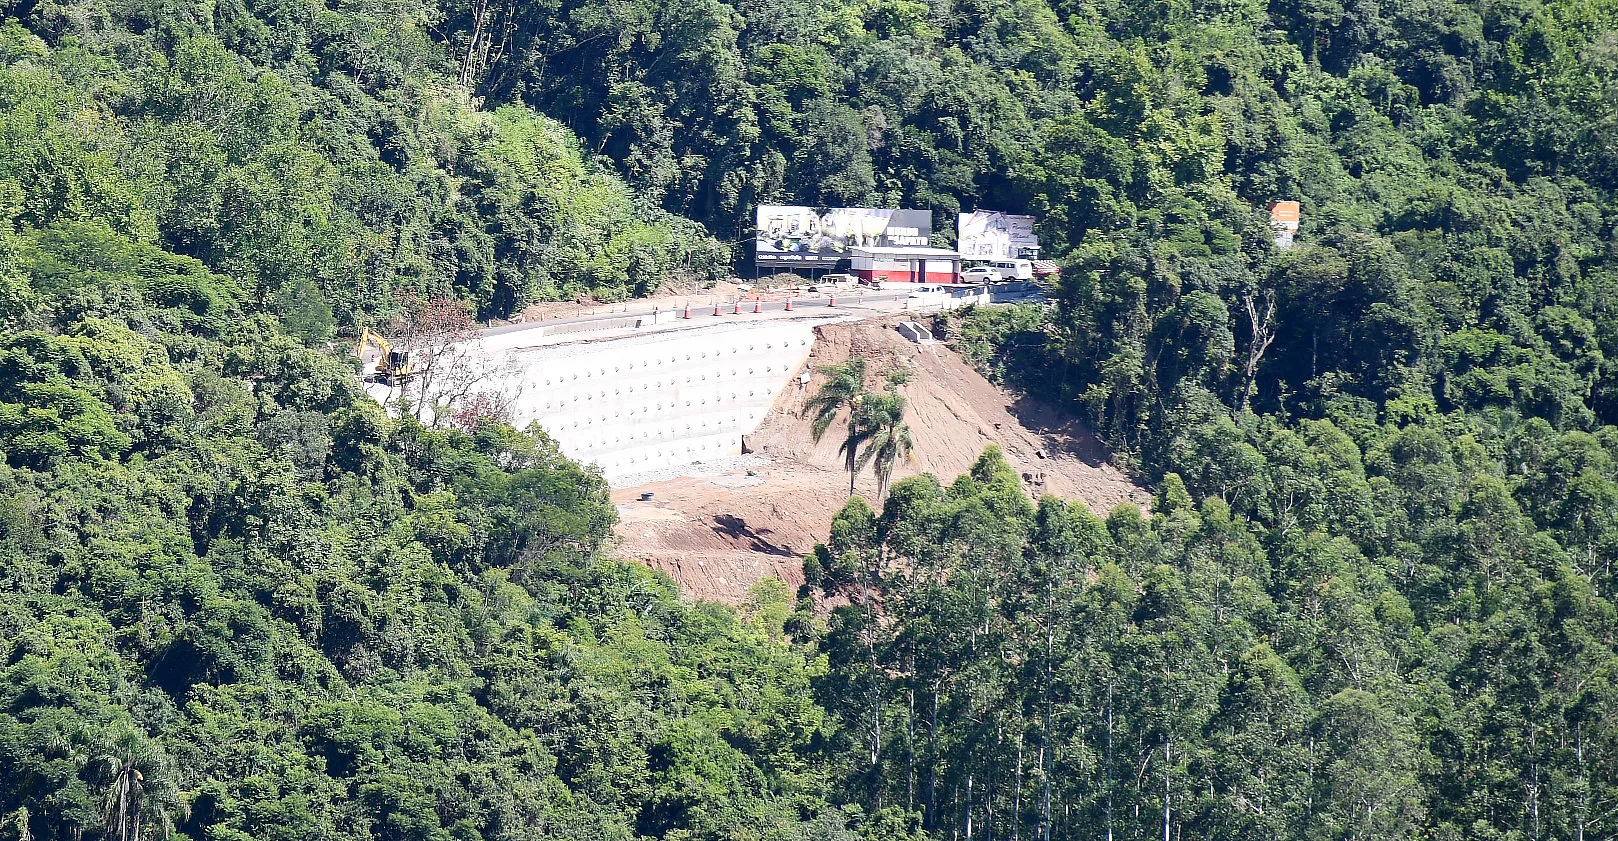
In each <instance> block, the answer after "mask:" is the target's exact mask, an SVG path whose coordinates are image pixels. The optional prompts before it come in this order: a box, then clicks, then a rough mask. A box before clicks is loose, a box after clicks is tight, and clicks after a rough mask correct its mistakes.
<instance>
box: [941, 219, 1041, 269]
mask: <svg viewBox="0 0 1618 841" xmlns="http://www.w3.org/2000/svg"><path fill="white" fill-rule="evenodd" d="M955 230H956V233H957V234H958V235H959V240H958V243H959V247H958V249H957V250H959V251H960V252H961V257H962V258H963V259H966V260H1013V259H1017V258H1023V259H1027V258H1030V257H1033V256H1036V255H1038V254H1039V237H1037V236H1035V235H1034V217H1032V216H1013V215H1011V214H1009V213H1000V212H998V211H994V210H976V211H973V212H971V213H962V214H961V215H960V218H959V219H958V220H957V225H956V228H955Z"/></svg>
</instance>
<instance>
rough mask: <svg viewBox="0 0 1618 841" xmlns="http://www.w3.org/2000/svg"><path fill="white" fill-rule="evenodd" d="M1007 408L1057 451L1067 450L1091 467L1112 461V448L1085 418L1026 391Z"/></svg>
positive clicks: (1020, 421)
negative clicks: (1100, 437)
mask: <svg viewBox="0 0 1618 841" xmlns="http://www.w3.org/2000/svg"><path fill="white" fill-rule="evenodd" d="M1006 411H1008V412H1010V413H1011V415H1012V417H1014V418H1016V419H1017V422H1018V423H1020V424H1022V425H1023V427H1024V428H1026V429H1028V430H1029V431H1031V432H1034V433H1036V434H1038V435H1039V436H1040V437H1042V438H1044V439H1045V442H1046V443H1047V444H1049V445H1050V447H1051V449H1052V450H1054V451H1056V452H1060V453H1066V454H1068V455H1070V456H1073V457H1074V458H1076V459H1078V460H1080V461H1082V462H1084V463H1085V464H1088V465H1090V466H1091V467H1100V466H1102V465H1104V464H1110V463H1111V462H1112V448H1110V447H1108V446H1107V445H1106V444H1104V443H1102V442H1101V439H1099V438H1097V437H1096V436H1095V433H1093V432H1091V431H1090V428H1089V427H1087V426H1085V425H1084V423H1083V422H1082V421H1080V420H1078V419H1077V418H1074V417H1072V416H1071V415H1068V414H1067V413H1065V412H1062V411H1059V410H1057V409H1053V408H1051V407H1050V406H1049V405H1047V404H1045V403H1041V402H1040V401H1038V400H1035V399H1034V398H1032V397H1029V396H1027V395H1023V396H1020V397H1018V398H1017V402H1015V403H1011V404H1009V405H1007V406H1006Z"/></svg>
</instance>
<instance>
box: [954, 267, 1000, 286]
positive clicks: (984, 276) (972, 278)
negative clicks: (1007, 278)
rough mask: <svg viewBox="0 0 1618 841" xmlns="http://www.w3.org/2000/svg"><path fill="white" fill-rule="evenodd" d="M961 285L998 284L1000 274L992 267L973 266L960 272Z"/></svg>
mask: <svg viewBox="0 0 1618 841" xmlns="http://www.w3.org/2000/svg"><path fill="white" fill-rule="evenodd" d="M961 282H962V283H999V282H1000V272H999V271H998V270H997V269H995V268H994V267H992V266H973V267H972V268H970V269H967V270H966V271H964V272H961Z"/></svg>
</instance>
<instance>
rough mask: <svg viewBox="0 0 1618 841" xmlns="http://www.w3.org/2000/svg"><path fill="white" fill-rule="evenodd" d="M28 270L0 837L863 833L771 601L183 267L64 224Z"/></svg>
mask: <svg viewBox="0 0 1618 841" xmlns="http://www.w3.org/2000/svg"><path fill="white" fill-rule="evenodd" d="M15 254H16V255H17V258H18V264H17V265H18V268H19V273H20V276H21V277H22V278H23V279H24V282H25V283H27V284H28V285H29V288H30V290H37V292H31V294H33V295H34V297H35V299H36V302H35V304H34V306H33V308H32V309H31V311H30V312H29V313H28V314H26V315H25V316H24V318H25V319H26V320H27V321H28V326H27V329H10V330H6V331H3V332H0V440H3V441H4V442H5V443H4V444H3V451H4V452H3V455H4V463H3V464H0V584H3V586H0V662H3V663H4V666H3V668H0V814H4V815H5V816H6V817H5V819H4V820H5V823H4V824H0V837H16V836H26V837H32V838H35V839H40V841H46V840H47V839H78V838H87V839H119V840H120V841H122V840H123V839H129V840H130V841H133V839H135V838H137V837H155V838H162V837H170V836H171V835H172V836H173V837H178V838H289V839H290V838H305V837H312V836H317V835H319V836H329V837H334V838H423V839H478V838H509V837H539V836H542V835H544V834H546V833H559V834H561V835H562V836H564V837H591V838H622V839H632V838H638V837H647V836H655V837H668V838H731V837H737V835H738V834H739V833H752V835H751V836H750V837H757V838H770V839H800V838H804V837H806V836H805V833H806V832H807V831H808V830H807V827H809V826H811V825H814V822H816V821H829V822H832V823H835V824H836V826H837V827H838V828H839V829H840V830H841V829H843V828H844V827H845V826H846V825H849V824H852V825H854V826H855V827H858V826H859V825H860V821H858V820H856V818H858V816H857V815H854V816H851V817H850V818H848V819H847V820H845V819H844V818H843V817H842V816H841V813H839V812H837V811H836V810H834V809H829V808H828V806H827V779H826V777H825V775H824V773H823V772H821V771H820V770H819V767H818V763H817V761H816V757H817V749H816V743H817V742H818V741H819V740H821V739H823V738H824V734H825V732H826V727H827V722H826V719H825V714H824V712H823V711H822V710H821V709H820V708H819V707H818V706H817V705H816V704H815V702H814V700H813V697H812V695H811V693H810V680H811V679H812V678H813V677H814V676H815V674H816V667H815V666H814V665H813V663H812V662H810V661H809V660H807V659H806V658H805V657H804V656H803V655H802V654H801V653H800V652H798V651H796V650H795V649H793V648H792V647H791V645H790V644H789V643H788V642H787V640H786V639H785V638H784V634H785V626H786V624H787V621H788V618H789V616H790V615H791V610H790V608H789V605H788V603H787V601H786V597H785V593H784V592H782V591H780V590H779V587H777V588H776V589H775V590H771V589H769V588H760V590H759V591H758V595H757V599H756V603H755V605H753V606H752V607H751V608H750V612H749V613H748V614H747V615H746V616H742V615H738V613H736V612H734V611H730V610H724V609H719V608H717V607H714V606H711V605H694V604H690V603H687V602H684V601H682V600H681V599H680V597H679V595H678V593H677V592H675V590H674V587H673V585H672V583H671V582H669V581H668V580H667V579H666V578H663V577H661V576H658V575H656V574H654V573H652V572H651V571H650V570H647V569H646V568H644V567H633V566H627V565H623V564H619V563H616V562H613V561H611V560H609V559H607V558H606V557H604V551H605V547H606V545H607V542H608V540H609V538H610V536H611V533H612V526H613V524H614V522H615V520H616V514H615V511H614V508H613V506H612V503H611V501H610V500H609V498H608V495H607V488H606V485H605V482H604V481H603V480H602V478H601V477H600V475H599V474H598V473H595V472H593V471H590V470H586V469H584V468H582V467H580V466H579V465H577V464H575V463H573V462H571V461H569V460H568V459H567V458H565V457H564V456H562V455H561V453H560V452H559V451H558V450H557V449H556V446H555V444H554V443H553V442H552V441H551V440H550V439H549V438H548V437H546V436H545V434H544V433H543V432H542V431H539V430H537V429H532V430H528V431H518V430H513V429H511V428H509V427H503V426H495V425H484V426H482V427H480V428H479V429H477V430H476V431H475V432H470V433H467V432H460V431H450V432H444V431H436V430H431V429H427V428H425V427H422V426H421V425H420V424H417V423H415V422H414V421H413V420H412V419H410V418H408V417H406V418H403V419H398V420H395V419H390V418H388V417H386V416H385V415H383V413H382V412H381V410H380V408H379V407H378V406H377V405H376V404H374V403H373V402H371V401H370V400H369V399H368V398H366V397H365V396H364V395H363V393H361V392H360V391H359V389H358V383H357V382H356V380H355V378H354V375H353V373H352V369H351V367H350V366H349V365H348V364H347V362H346V361H345V360H339V359H334V358H330V357H327V356H325V355H322V354H320V353H318V352H316V351H314V350H311V349H309V348H307V347H305V346H304V345H303V344H302V343H301V342H300V341H298V340H296V339H293V338H292V337H290V336H288V335H286V334H284V333H283V332H282V330H281V324H283V323H286V322H287V319H288V317H287V315H286V314H284V313H282V314H280V318H279V319H278V318H276V317H275V316H274V315H272V314H271V313H270V312H267V311H263V310H257V305H256V304H254V303H253V301H252V298H251V296H250V295H245V294H244V293H242V292H241V291H240V289H239V287H238V286H237V285H236V284H234V283H232V282H231V280H230V279H229V278H228V277H226V276H221V275H219V274H215V273H213V272H211V271H209V270H208V269H206V268H204V267H203V265H202V264H201V263H199V262H198V261H196V260H195V259H192V258H189V257H182V256H177V255H174V254H171V253H167V252H164V251H162V250H160V249H159V248H158V247H156V246H154V245H151V244H145V243H139V242H136V241H133V240H131V239H129V238H128V237H125V236H124V235H122V234H119V233H118V232H116V231H115V230H113V229H111V228H110V227H108V226H106V225H104V224H99V223H95V222H85V221H65V220H58V221H56V222H54V223H52V224H51V226H50V227H48V228H44V229H31V230H27V231H26V232H25V235H24V236H23V239H22V242H21V245H20V247H19V248H18V249H17V250H16V252H15ZM303 323H304V324H316V325H318V319H317V320H316V321H314V322H303ZM306 338H307V337H306ZM883 821H884V823H882V824H881V825H882V826H885V827H886V826H890V825H899V824H902V821H900V822H898V823H897V824H896V823H895V820H894V819H893V818H892V817H891V816H885V817H884V818H883ZM849 831H853V830H849ZM884 831H886V830H884ZM890 834H891V833H890ZM901 837H902V836H901Z"/></svg>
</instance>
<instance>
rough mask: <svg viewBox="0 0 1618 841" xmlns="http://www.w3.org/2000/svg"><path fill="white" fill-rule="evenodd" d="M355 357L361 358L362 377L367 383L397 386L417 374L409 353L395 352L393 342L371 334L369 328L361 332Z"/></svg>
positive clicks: (379, 334) (380, 335)
mask: <svg viewBox="0 0 1618 841" xmlns="http://www.w3.org/2000/svg"><path fill="white" fill-rule="evenodd" d="M354 355H355V356H358V357H359V358H360V376H361V377H362V378H364V380H365V381H366V382H379V383H383V384H384V385H390V386H396V385H399V384H401V383H403V382H404V381H405V380H407V379H409V378H410V377H412V376H414V375H415V373H416V365H415V363H414V362H412V361H411V360H410V352H409V351H399V350H394V349H393V344H392V343H391V342H389V341H388V340H387V339H386V338H384V337H383V336H382V334H381V333H373V332H371V328H369V327H366V328H363V329H361V330H360V339H359V341H358V342H356V343H355V345H354Z"/></svg>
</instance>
